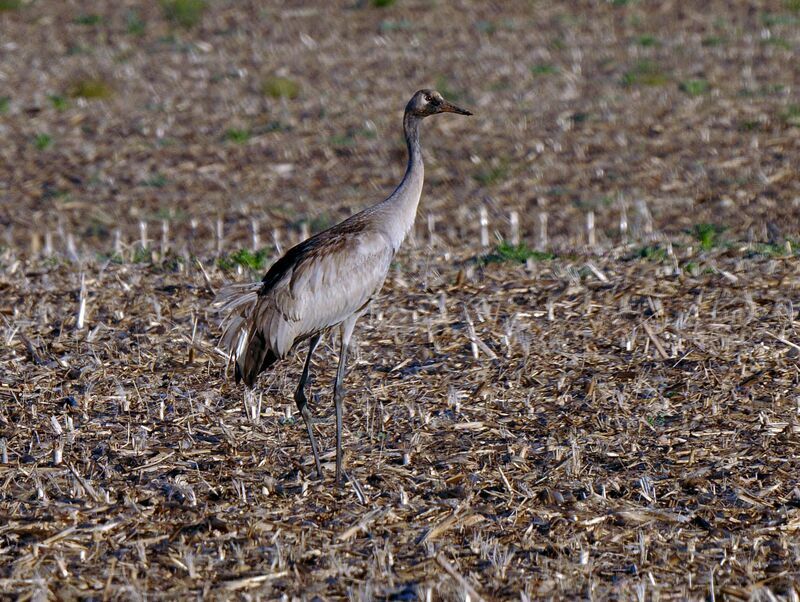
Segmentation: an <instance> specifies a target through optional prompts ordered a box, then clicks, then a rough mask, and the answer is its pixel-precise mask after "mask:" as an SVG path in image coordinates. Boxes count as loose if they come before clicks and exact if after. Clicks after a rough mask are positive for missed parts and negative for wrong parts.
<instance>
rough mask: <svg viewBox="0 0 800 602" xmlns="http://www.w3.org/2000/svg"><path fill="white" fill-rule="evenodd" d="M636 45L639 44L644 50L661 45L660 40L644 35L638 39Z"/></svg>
mask: <svg viewBox="0 0 800 602" xmlns="http://www.w3.org/2000/svg"><path fill="white" fill-rule="evenodd" d="M636 43H637V44H639V46H641V47H642V48H652V47H654V46H658V45H660V42H659V41H658V38H657V37H655V36H654V35H650V34H644V35H641V36H639V37H638V38H636Z"/></svg>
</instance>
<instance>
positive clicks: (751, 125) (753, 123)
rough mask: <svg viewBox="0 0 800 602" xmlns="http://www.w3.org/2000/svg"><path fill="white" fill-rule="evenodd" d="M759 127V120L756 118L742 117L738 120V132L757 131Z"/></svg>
mask: <svg viewBox="0 0 800 602" xmlns="http://www.w3.org/2000/svg"><path fill="white" fill-rule="evenodd" d="M760 129H761V122H760V121H759V120H758V119H742V120H741V121H740V122H739V126H738V130H739V131H740V132H757V131H758V130H760Z"/></svg>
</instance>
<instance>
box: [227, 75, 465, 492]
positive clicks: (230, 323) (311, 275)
mask: <svg viewBox="0 0 800 602" xmlns="http://www.w3.org/2000/svg"><path fill="white" fill-rule="evenodd" d="M441 113H455V114H458V115H472V113H471V112H470V111H467V110H466V109H462V108H460V107H458V106H456V105H454V104H453V103H451V102H449V101H447V100H445V99H444V97H443V96H442V94H441V93H439V92H437V91H436V90H430V89H422V90H419V91H417V92H416V93H414V95H413V96H412V97H411V100H409V101H408V103H407V105H406V107H405V111H404V113H403V133H404V134H405V140H406V146H407V149H408V163H407V165H406V171H405V174H404V175H403V179H402V180H401V181H400V184H399V185H398V186H397V187H396V188H395V189H394V191H393V192H392V193H391V194H390V195H389V196H388V197H386V198H385V199H383V200H382V201H380V202H378V203H376V204H374V205H372V206H370V207H367V208H366V209H364V210H362V211H361V212H359V213H356V214H354V215H352V216H351V217H349V218H348V219H346V220H344V221H342V222H340V223H339V224H337V225H335V226H333V227H331V228H328V229H327V230H324V231H322V232H319V233H318V234H316V235H314V236H311V237H310V238H308V239H306V240H304V241H302V242H301V243H299V244H297V245H296V246H294V247H292V248H291V249H289V250H288V251H287V252H286V253H285V254H284V255H283V256H282V257H280V258H279V259H278V260H277V261H276V262H275V263H273V264H272V266H271V267H270V268H269V269H268V271H267V273H266V274H265V275H264V277H263V278H262V280H261V281H260V282H253V283H245V284H232V285H228V286H227V287H225V288H224V289H222V290H221V291H220V293H219V294H218V295H217V297H216V299H215V300H214V302H213V305H214V307H215V309H216V310H217V311H218V312H219V313H220V314H221V315H222V321H221V329H222V336H221V338H220V342H219V348H220V349H221V351H222V352H223V353H224V354H225V355H226V356H227V357H228V359H229V361H230V362H232V363H233V364H234V376H235V381H236V384H237V385H238V384H239V382H241V381H244V383H245V385H246V386H247V387H250V388H252V387H254V386H255V385H256V380H257V378H258V375H259V374H260V373H262V372H264V371H266V370H268V369H270V368H271V367H272V365H273V364H275V362H277V361H278V360H280V359H282V358H284V357H286V356H287V355H288V354H289V353H290V352H291V351H292V350H293V349H294V348H296V347H297V346H298V345H299V344H300V343H302V342H304V341H308V355H307V356H306V360H305V363H304V365H303V371H302V373H301V375H300V380H299V382H298V384H297V388H296V390H295V392H294V401H295V403H296V404H297V409H298V410H299V412H300V415H301V416H302V417H303V421H304V422H305V426H306V431H307V432H308V439H309V441H310V443H311V451H312V452H313V454H314V463H315V467H316V472H317V478H318V479H322V478H323V475H322V465H321V464H320V460H319V450H318V448H317V441H316V438H315V437H314V430H313V428H312V422H313V418H312V415H311V411H310V409H309V407H308V399H307V397H306V395H305V387H306V382H307V380H308V375H309V368H310V365H311V356H312V355H313V354H314V350H315V349H316V347H317V345H318V344H319V341H320V339H321V337H322V336H323V335H325V334H326V333H328V332H330V331H332V330H334V329H336V328H338V329H339V331H340V335H341V336H340V341H339V345H340V347H339V364H338V368H337V370H336V378H335V380H334V385H333V400H334V405H335V409H336V483H337V484H338V485H342V484H343V480H342V477H343V475H344V476H346V474H345V473H344V469H343V466H342V464H343V462H342V415H343V411H344V395H345V391H344V386H343V382H344V377H345V369H346V362H347V348H348V345H349V343H350V338H351V336H352V334H353V330H354V328H355V325H356V322H357V321H358V319H359V317H360V316H361V315H362V314H363V313H364V312H365V311H366V308H367V306H368V305H369V303H370V301H371V300H372V298H373V297H374V296H375V295H376V294H377V293H378V292H379V291H380V289H381V287H382V286H383V282H384V280H385V279H386V275H387V273H388V271H389V266H390V265H391V263H392V260H393V258H394V256H395V254H396V253H397V251H398V250H399V249H400V246H401V245H402V243H403V240H404V239H405V237H406V235H407V234H408V232H409V231H410V230H411V228H412V226H413V224H414V219H415V217H416V213H417V207H418V205H419V201H420V197H421V195H422V183H423V179H424V173H425V169H424V165H423V159H422V148H421V146H420V137H419V130H420V124H421V122H422V120H423V119H425V118H426V117H430V116H432V115H438V114H441Z"/></svg>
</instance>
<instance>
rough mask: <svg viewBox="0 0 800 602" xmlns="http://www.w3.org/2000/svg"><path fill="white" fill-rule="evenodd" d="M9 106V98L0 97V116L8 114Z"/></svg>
mask: <svg viewBox="0 0 800 602" xmlns="http://www.w3.org/2000/svg"><path fill="white" fill-rule="evenodd" d="M10 106H11V97H10V96H0V115H3V114H4V113H8V109H9V107H10Z"/></svg>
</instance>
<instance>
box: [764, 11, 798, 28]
mask: <svg viewBox="0 0 800 602" xmlns="http://www.w3.org/2000/svg"><path fill="white" fill-rule="evenodd" d="M761 22H762V23H763V24H764V25H766V26H767V27H774V26H776V25H797V24H798V23H800V17H798V16H797V15H787V14H782V13H764V14H763V15H761Z"/></svg>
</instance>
